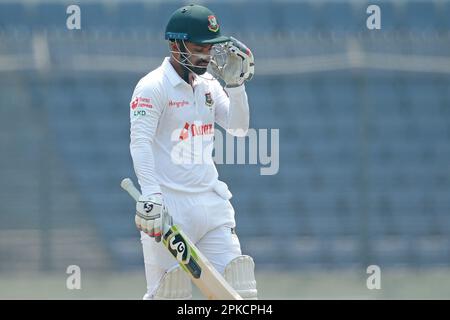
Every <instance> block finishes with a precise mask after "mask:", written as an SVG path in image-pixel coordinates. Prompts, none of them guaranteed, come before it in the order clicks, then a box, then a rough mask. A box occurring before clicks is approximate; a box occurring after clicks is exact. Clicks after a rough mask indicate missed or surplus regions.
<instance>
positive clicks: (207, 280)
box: [120, 178, 242, 300]
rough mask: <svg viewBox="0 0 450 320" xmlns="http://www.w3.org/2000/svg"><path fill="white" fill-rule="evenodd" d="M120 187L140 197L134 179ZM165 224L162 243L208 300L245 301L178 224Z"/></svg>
mask: <svg viewBox="0 0 450 320" xmlns="http://www.w3.org/2000/svg"><path fill="white" fill-rule="evenodd" d="M120 186H121V187H122V188H123V189H124V190H126V191H127V192H128V193H129V194H130V195H131V196H132V197H133V199H134V200H135V201H138V200H139V196H140V193H139V190H138V189H136V187H135V186H134V184H133V181H131V179H129V178H125V179H123V180H122V182H121V183H120ZM163 224H164V225H163V232H162V233H163V235H162V239H161V240H162V241H161V243H162V244H163V245H164V247H166V249H167V250H169V252H170V254H172V256H173V257H174V258H175V259H176V260H177V261H178V263H179V264H180V266H181V268H183V270H184V271H186V272H187V274H188V275H189V277H190V278H191V279H192V282H194V284H195V285H196V286H197V287H198V288H199V289H200V291H201V292H202V293H203V294H204V295H205V297H206V298H207V299H211V300H242V297H241V296H240V295H239V294H238V293H237V292H236V290H234V289H233V288H232V287H231V286H230V285H229V284H228V282H227V281H226V280H225V279H224V278H223V277H222V275H221V274H220V273H219V272H218V271H217V270H216V269H215V268H214V267H213V265H212V264H211V263H210V262H209V261H208V259H206V257H205V256H204V255H203V254H202V253H201V252H200V251H199V250H198V248H197V247H196V246H195V245H194V244H193V243H192V241H191V240H189V238H188V237H187V236H186V235H185V234H184V233H183V231H182V230H181V229H180V228H179V227H178V226H176V225H169V224H167V223H165V222H163Z"/></svg>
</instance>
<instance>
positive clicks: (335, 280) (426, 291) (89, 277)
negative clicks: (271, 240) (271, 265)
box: [0, 269, 450, 300]
mask: <svg viewBox="0 0 450 320" xmlns="http://www.w3.org/2000/svg"><path fill="white" fill-rule="evenodd" d="M67 277H68V275H67V274H65V273H61V274H0V299H102V300H103V299H106V300H109V299H141V298H142V296H143V294H144V292H145V281H144V275H143V274H142V273H140V272H130V273H107V274H98V273H95V274H94V273H93V274H83V273H82V274H81V289H79V290H76V289H75V290H68V289H67V288H66V279H67ZM256 277H257V281H258V290H259V298H260V299H450V270H449V269H431V270H425V271H411V270H388V271H383V270H382V273H381V289H379V290H376V289H375V290H369V289H367V287H366V279H367V277H368V275H366V274H365V270H363V272H359V271H358V272H357V271H354V270H350V271H329V272H324V271H322V272H311V271H308V272H306V271H302V272H282V273H281V272H280V273H278V272H259V273H257V274H256ZM194 299H202V296H201V295H200V293H199V291H198V290H197V289H196V288H195V289H194Z"/></svg>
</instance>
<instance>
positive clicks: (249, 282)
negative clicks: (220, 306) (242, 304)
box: [224, 255, 258, 300]
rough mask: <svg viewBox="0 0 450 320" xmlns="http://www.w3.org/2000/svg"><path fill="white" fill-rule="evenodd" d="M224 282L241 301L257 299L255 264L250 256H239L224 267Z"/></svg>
mask: <svg viewBox="0 0 450 320" xmlns="http://www.w3.org/2000/svg"><path fill="white" fill-rule="evenodd" d="M224 277H225V280H227V282H228V283H229V284H230V285H231V286H232V287H233V288H234V290H236V291H237V293H239V294H240V296H241V297H242V298H243V299H248V300H256V299H258V290H257V289H256V280H255V263H254V262H253V259H252V257H250V256H245V255H244V256H239V257H236V258H234V259H233V260H231V262H230V263H229V264H228V265H227V266H226V267H225V272H224Z"/></svg>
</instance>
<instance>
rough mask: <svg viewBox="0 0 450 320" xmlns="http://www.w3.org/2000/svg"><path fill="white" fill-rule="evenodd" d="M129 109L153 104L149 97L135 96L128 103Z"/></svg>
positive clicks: (149, 106)
mask: <svg viewBox="0 0 450 320" xmlns="http://www.w3.org/2000/svg"><path fill="white" fill-rule="evenodd" d="M130 107H131V110H135V109H136V108H153V105H152V104H151V103H150V99H149V98H144V97H136V98H135V99H134V100H133V101H131V103H130Z"/></svg>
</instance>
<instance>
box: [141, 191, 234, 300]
mask: <svg viewBox="0 0 450 320" xmlns="http://www.w3.org/2000/svg"><path fill="white" fill-rule="evenodd" d="M222 186H223V185H222ZM162 194H163V201H164V203H165V204H166V206H167V208H168V211H169V214H170V215H171V216H172V217H173V222H174V224H176V225H178V226H179V227H180V228H181V230H183V232H184V233H185V234H186V235H187V236H188V237H189V239H191V240H192V242H193V243H194V244H195V245H196V246H197V247H198V249H199V250H200V251H201V252H202V253H203V255H205V257H206V258H207V259H208V260H209V261H210V262H211V263H212V264H213V266H214V267H215V268H216V269H217V271H219V272H220V273H223V272H224V270H225V267H226V265H227V264H228V263H229V262H230V261H231V260H233V259H234V258H236V257H237V256H240V255H241V254H242V252H241V246H240V243H239V239H238V237H237V235H236V234H235V233H234V232H233V230H234V227H235V225H236V224H235V219H234V209H233V206H232V205H231V203H230V201H229V200H228V199H229V197H227V196H226V195H224V193H223V192H221V194H222V195H221V196H219V194H218V193H216V192H214V191H210V192H204V193H185V192H178V191H173V190H167V189H164V188H162ZM141 242H142V248H143V252H144V263H145V275H146V280H147V293H146V294H145V296H144V299H146V298H151V297H152V295H153V294H154V293H155V292H156V290H157V289H158V287H159V285H160V282H161V280H162V278H163V276H164V274H165V272H167V271H168V270H169V269H171V268H174V267H175V266H176V265H177V264H178V263H177V261H176V260H175V258H174V257H172V255H171V254H170V253H169V252H168V251H167V249H166V248H164V246H163V245H162V243H156V242H155V240H154V239H153V238H150V237H149V236H148V235H147V234H145V233H143V232H141Z"/></svg>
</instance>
